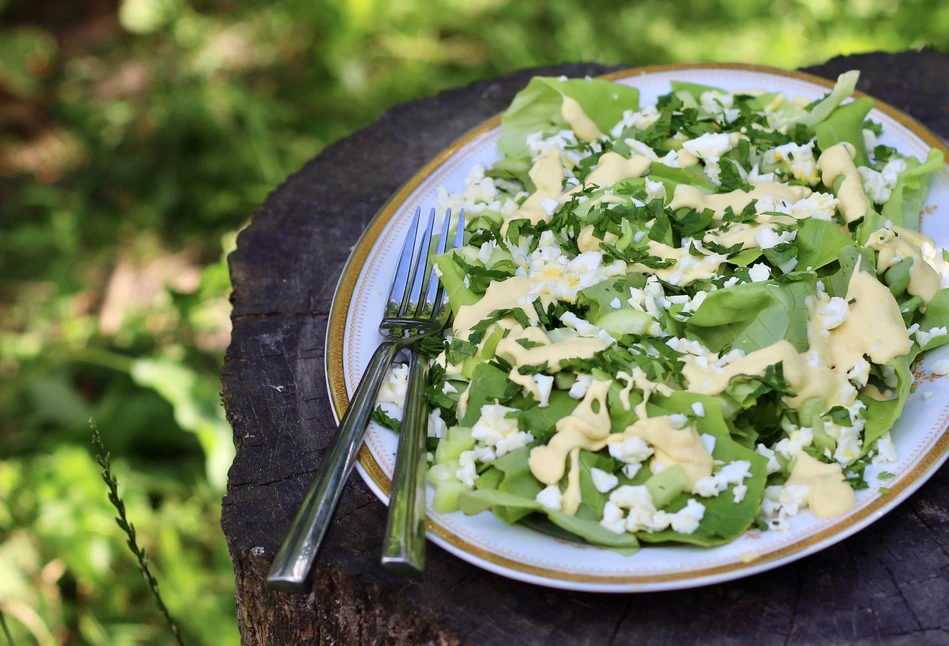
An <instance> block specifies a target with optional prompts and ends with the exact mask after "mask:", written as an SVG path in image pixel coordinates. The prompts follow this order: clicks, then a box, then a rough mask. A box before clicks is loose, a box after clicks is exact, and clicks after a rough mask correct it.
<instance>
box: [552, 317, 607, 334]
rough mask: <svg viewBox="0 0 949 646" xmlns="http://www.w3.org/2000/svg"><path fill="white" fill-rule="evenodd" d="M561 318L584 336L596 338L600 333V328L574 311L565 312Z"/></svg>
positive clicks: (565, 323)
mask: <svg viewBox="0 0 949 646" xmlns="http://www.w3.org/2000/svg"><path fill="white" fill-rule="evenodd" d="M560 320H561V322H562V323H563V324H564V325H566V326H567V327H569V328H573V329H574V330H576V331H577V334H579V335H580V336H582V337H587V338H596V337H597V336H599V334H600V328H598V327H597V326H595V325H593V324H592V323H590V322H588V321H585V320H583V319H582V318H580V317H579V316H577V315H576V314H574V313H573V312H564V313H563V315H562V316H561V317H560Z"/></svg>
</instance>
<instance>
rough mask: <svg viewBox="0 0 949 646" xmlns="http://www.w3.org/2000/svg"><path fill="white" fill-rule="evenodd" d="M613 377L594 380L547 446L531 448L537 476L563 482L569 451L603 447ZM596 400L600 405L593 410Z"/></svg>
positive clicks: (530, 463)
mask: <svg viewBox="0 0 949 646" xmlns="http://www.w3.org/2000/svg"><path fill="white" fill-rule="evenodd" d="M612 383H613V382H612V381H601V380H594V381H593V383H592V384H591V385H590V388H589V389H588V390H587V393H586V395H584V397H583V400H582V401H581V402H580V403H579V404H578V405H577V407H576V408H575V409H574V411H573V412H572V413H571V414H570V415H568V416H566V417H564V418H562V419H560V420H558V421H557V432H556V433H555V434H554V436H553V437H552V438H550V441H549V442H548V443H547V445H546V446H535V447H534V448H533V449H531V454H530V457H529V458H528V461H527V463H528V466H529V467H530V470H531V473H532V474H534V477H535V478H537V479H538V480H540V481H541V482H543V483H544V484H546V485H553V484H557V483H558V482H560V480H561V478H563V474H564V469H565V468H566V460H567V455H568V454H570V452H571V451H574V450H575V449H585V450H587V451H599V450H600V449H602V448H603V447H604V446H606V442H607V439H608V438H609V436H610V414H609V411H608V410H607V408H606V395H607V393H609V390H610V384H612ZM594 402H596V403H597V405H598V409H597V411H596V412H594V410H593V403H594Z"/></svg>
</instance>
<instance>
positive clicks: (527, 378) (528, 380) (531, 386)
mask: <svg viewBox="0 0 949 646" xmlns="http://www.w3.org/2000/svg"><path fill="white" fill-rule="evenodd" d="M507 378H508V379H510V380H511V381H513V382H514V383H515V384H517V385H518V386H520V387H521V388H523V389H524V390H526V391H527V394H529V395H530V396H531V397H533V398H534V399H535V400H536V401H540V399H541V398H540V388H538V387H537V382H536V381H534V377H533V375H522V374H521V373H519V372H518V371H517V368H511V372H510V373H509V374H508V376H507Z"/></svg>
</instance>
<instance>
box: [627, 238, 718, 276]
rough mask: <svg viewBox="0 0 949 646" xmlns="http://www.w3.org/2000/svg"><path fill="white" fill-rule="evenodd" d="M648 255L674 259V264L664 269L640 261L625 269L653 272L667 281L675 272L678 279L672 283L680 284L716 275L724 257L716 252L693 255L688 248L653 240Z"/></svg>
mask: <svg viewBox="0 0 949 646" xmlns="http://www.w3.org/2000/svg"><path fill="white" fill-rule="evenodd" d="M649 255H651V256H658V257H660V258H663V259H664V260H675V264H674V265H672V266H671V267H666V268H665V269H653V268H652V267H647V266H646V265H643V264H640V263H632V264H630V265H629V266H628V267H627V269H628V270H629V271H638V272H641V273H643V274H655V275H656V276H658V277H659V278H661V279H662V280H665V281H667V282H671V281H669V279H670V277H672V275H673V274H677V278H678V280H677V281H675V283H674V284H676V285H680V286H685V285H691V284H692V283H694V282H695V281H697V280H703V279H705V278H711V277H713V276H715V275H717V274H718V268H719V267H720V266H721V264H722V261H724V258H725V257H724V256H719V255H717V254H715V255H713V256H693V255H692V254H690V253H689V250H688V249H676V248H673V247H670V246H669V245H665V244H662V243H661V242H656V241H655V240H650V241H649Z"/></svg>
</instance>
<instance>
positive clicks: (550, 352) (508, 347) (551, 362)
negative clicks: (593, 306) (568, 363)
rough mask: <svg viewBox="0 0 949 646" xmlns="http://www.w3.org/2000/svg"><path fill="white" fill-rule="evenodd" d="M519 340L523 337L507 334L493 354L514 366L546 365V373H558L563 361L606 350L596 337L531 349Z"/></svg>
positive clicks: (564, 341)
mask: <svg viewBox="0 0 949 646" xmlns="http://www.w3.org/2000/svg"><path fill="white" fill-rule="evenodd" d="M531 329H536V328H531ZM541 334H543V332H541ZM519 338H521V339H523V338H525V337H524V336H520V335H516V334H509V335H508V336H507V337H505V338H503V339H501V341H500V342H499V343H498V347H497V349H496V350H495V353H496V354H498V355H499V356H503V357H505V358H506V359H509V360H511V363H512V364H513V365H514V366H539V365H542V364H544V363H546V364H547V369H548V372H558V371H559V370H560V362H561V361H563V360H564V359H589V358H590V357H592V356H593V355H594V354H596V353H597V352H599V351H600V350H603V349H605V348H606V341H604V340H603V339H600V338H596V337H594V338H587V337H574V338H571V339H564V340H563V341H558V342H557V343H550V342H549V341H548V342H547V343H546V344H544V345H540V346H537V347H533V348H525V347H524V346H522V345H521V344H520V343H518V342H517V340H518V339H519Z"/></svg>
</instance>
